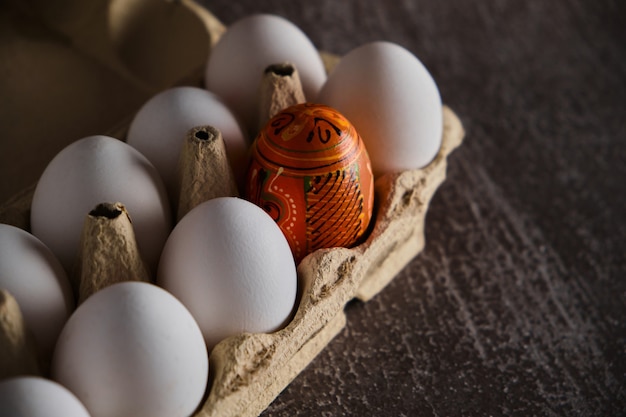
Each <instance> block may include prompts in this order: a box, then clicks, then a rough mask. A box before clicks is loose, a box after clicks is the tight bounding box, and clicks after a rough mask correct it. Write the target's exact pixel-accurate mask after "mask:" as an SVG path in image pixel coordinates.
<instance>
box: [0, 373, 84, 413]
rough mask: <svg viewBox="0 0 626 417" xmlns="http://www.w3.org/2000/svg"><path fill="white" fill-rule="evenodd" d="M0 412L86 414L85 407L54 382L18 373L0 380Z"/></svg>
mask: <svg viewBox="0 0 626 417" xmlns="http://www.w3.org/2000/svg"><path fill="white" fill-rule="evenodd" d="M0 415H2V416H7V417H8V416H10V417H89V413H88V412H87V409H86V408H85V406H84V405H83V404H82V403H81V402H80V401H79V400H78V398H76V396H75V395H74V394H72V393H71V392H70V391H69V390H68V389H67V388H65V387H64V386H62V385H61V384H58V383H56V382H54V381H51V380H48V379H44V378H41V377H34V376H20V377H14V378H8V379H5V380H2V381H0Z"/></svg>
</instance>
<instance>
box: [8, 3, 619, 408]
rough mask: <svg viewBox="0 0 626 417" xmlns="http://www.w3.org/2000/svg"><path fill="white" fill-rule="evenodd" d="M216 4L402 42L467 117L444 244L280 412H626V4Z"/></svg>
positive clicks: (360, 314)
mask: <svg viewBox="0 0 626 417" xmlns="http://www.w3.org/2000/svg"><path fill="white" fill-rule="evenodd" d="M200 3H201V4H204V5H205V6H207V7H208V8H209V9H210V10H211V11H212V12H213V13H214V14H215V15H216V16H217V17H218V18H219V19H220V20H221V21H222V22H224V23H225V24H226V25H228V24H231V23H232V22H234V21H235V20H236V19H238V18H240V17H243V16H245V15H248V14H250V13H253V12H259V11H263V12H270V13H275V14H279V15H282V16H284V17H286V18H288V19H290V20H291V21H293V22H294V23H295V24H297V25H298V26H300V27H301V28H302V29H303V30H304V31H305V33H307V34H308V35H309V37H310V38H311V39H312V41H313V42H314V44H315V45H316V46H317V47H318V48H320V49H322V50H326V51H330V52H333V53H336V54H345V53H346V52H348V51H349V50H351V49H352V48H355V47H357V46H359V45H361V44H363V43H365V42H368V41H374V40H387V41H392V42H396V43H399V44H400V45H402V46H404V47H406V48H407V49H409V50H410V51H412V52H413V53H414V54H416V55H417V56H418V57H419V58H420V60H421V61H422V62H423V63H424V64H425V66H426V67H427V68H428V69H429V70H430V71H431V73H432V75H433V77H434V79H435V80H436V82H437V84H438V86H439V88H440V91H441V95H442V98H443V101H444V102H445V103H446V104H447V105H449V106H450V107H451V108H452V109H453V110H454V111H455V112H456V113H457V114H458V115H459V116H460V118H461V120H462V122H463V124H464V127H465V130H466V132H467V134H466V138H465V141H464V144H463V145H462V146H461V147H460V148H459V149H457V150H456V151H455V152H454V153H453V154H452V156H451V157H450V159H449V168H448V179H447V180H446V182H445V183H444V184H443V185H442V186H441V188H440V189H439V190H438V191H437V193H436V195H435V197H434V200H433V201H432V205H431V207H430V209H429V212H428V216H427V219H426V248H425V250H424V251H423V252H422V253H421V254H420V255H419V256H418V257H416V258H415V259H414V260H413V261H412V262H411V263H410V264H409V265H408V267H407V268H405V269H404V270H403V271H402V272H401V273H400V274H399V275H398V276H397V277H396V278H395V279H394V280H393V281H392V283H391V284H390V285H389V286H388V287H387V288H385V289H384V290H383V291H382V292H381V293H380V294H379V295H378V296H376V297H375V298H374V299H372V300H370V301H369V302H367V303H361V302H353V303H350V304H349V305H348V307H347V309H346V311H347V316H348V324H347V327H346V328H345V329H344V330H343V331H342V332H341V333H340V334H339V335H338V336H337V337H336V338H335V339H334V340H333V341H332V342H331V344H330V345H329V346H328V347H327V348H326V349H325V350H324V351H323V352H322V353H321V354H320V355H319V356H318V357H317V358H316V359H315V360H314V361H313V362H312V363H311V364H310V366H309V367H308V368H306V369H305V370H304V372H303V373H302V374H300V375H299V376H298V377H297V378H296V379H295V380H294V381H293V382H292V383H291V385H289V386H288V387H287V388H286V389H285V390H284V391H283V393H282V394H281V395H280V396H279V397H278V398H277V399H276V400H275V401H274V403H273V404H272V405H271V406H270V407H269V408H268V409H267V410H266V411H265V412H264V414H263V416H267V417H269V416H275V417H279V416H290V417H292V416H424V417H427V416H499V415H505V416H513V415H515V416H535V415H536V416H620V415H626V185H625V180H626V6H625V5H624V4H626V3H624V2H622V1H617V0H600V1H588V0H552V1H545V0H528V1H523V2H522V1H508V2H505V1H500V0H471V1H468V0H446V1H436V0H421V1H418V0H395V1H383V0H378V1H374V0H370V1H367V0H341V1H334V0H318V1H306V0H272V1H263V2H258V1H256V0H238V1H232V0H202V1H200ZM28 33H30V32H28ZM120 88H122V87H120ZM0 100H1V97H0ZM136 101H139V99H137V100H136ZM0 103H3V102H0ZM5 104H6V103H5ZM130 104H132V105H135V104H136V103H135V102H133V103H130ZM130 104H129V105H130ZM2 109H6V108H4V107H0V111H2ZM3 140H5V139H3ZM33 157H34V156H33ZM5 159H7V158H5ZM5 159H3V161H5ZM5 162H6V161H5ZM5 162H3V164H4V163H5ZM14 162H15V161H9V162H6V163H14ZM17 163H20V162H17ZM9 180H10V179H9V178H3V179H2V181H3V182H4V183H6V184H7V185H6V187H5V188H3V190H8V189H9V186H8V184H9ZM11 181H12V179H11ZM3 192H4V191H3Z"/></svg>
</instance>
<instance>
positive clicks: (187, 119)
mask: <svg viewBox="0 0 626 417" xmlns="http://www.w3.org/2000/svg"><path fill="white" fill-rule="evenodd" d="M206 125H211V126H213V127H215V128H217V129H218V130H219V131H220V132H221V133H222V137H223V139H224V144H225V146H226V154H227V156H228V159H229V162H230V164H231V167H232V168H233V171H234V173H235V176H236V177H237V178H240V179H243V176H244V175H245V170H246V163H247V152H248V143H247V141H246V139H245V135H244V133H243V132H242V130H241V127H240V125H239V122H238V121H237V119H236V118H235V116H234V115H233V113H232V112H231V110H230V109H229V108H228V107H227V106H226V105H225V104H224V102H223V101H222V100H221V99H220V98H219V97H217V96H216V95H215V94H213V93H211V92H209V91H206V90H204V89H201V88H197V87H174V88H170V89H168V90H165V91H163V92H161V93H159V94H157V95H155V96H154V97H152V98H151V99H150V100H148V101H147V102H146V103H145V104H144V105H143V106H142V107H141V109H139V111H138V112H137V114H136V115H135V117H134V118H133V120H132V122H131V124H130V127H129V130H128V135H127V138H126V142H127V143H128V144H129V145H131V146H132V147H134V148H136V149H138V150H139V151H140V152H141V153H142V154H144V155H145V156H146V157H147V158H148V159H149V160H150V162H152V164H153V165H154V166H155V167H156V169H157V170H158V171H159V173H160V174H161V177H162V178H163V181H164V182H165V185H166V187H167V190H168V194H169V195H170V198H171V200H172V201H173V202H178V195H179V192H180V191H179V188H180V185H179V181H180V180H179V178H178V159H179V156H180V150H181V148H182V145H183V141H184V139H185V135H186V134H187V132H188V131H189V130H190V129H191V128H194V127H197V126H206Z"/></svg>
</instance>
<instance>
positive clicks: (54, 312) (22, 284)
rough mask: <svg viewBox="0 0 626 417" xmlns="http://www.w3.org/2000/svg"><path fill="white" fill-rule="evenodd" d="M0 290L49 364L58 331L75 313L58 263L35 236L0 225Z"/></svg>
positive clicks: (68, 288)
mask: <svg viewBox="0 0 626 417" xmlns="http://www.w3.org/2000/svg"><path fill="white" fill-rule="evenodd" d="M0 288H4V289H6V290H8V291H9V292H10V293H11V295H13V297H15V299H16V300H17V303H18V305H19V307H20V310H21V312H22V315H23V317H24V321H25V323H26V327H27V328H28V330H30V331H31V332H32V334H33V337H34V339H35V343H36V345H37V350H38V352H39V355H40V357H41V358H42V359H43V360H44V362H45V363H47V362H49V361H50V357H51V356H52V350H53V349H54V345H55V343H56V341H57V337H58V336H59V333H60V332H61V328H62V327H63V325H64V324H65V322H66V321H67V319H68V317H69V316H70V314H71V312H72V311H73V309H74V298H73V295H72V290H71V287H70V283H69V280H68V278H67V274H66V273H65V270H64V269H63V267H62V266H61V263H60V262H59V261H58V260H57V259H56V257H55V256H54V255H53V254H52V252H51V251H50V249H48V248H47V247H46V245H44V244H43V243H42V242H41V241H40V240H39V239H37V238H36V237H35V236H33V235H31V234H30V233H28V232H26V231H24V230H22V229H19V228H17V227H14V226H10V225H8V224H0Z"/></svg>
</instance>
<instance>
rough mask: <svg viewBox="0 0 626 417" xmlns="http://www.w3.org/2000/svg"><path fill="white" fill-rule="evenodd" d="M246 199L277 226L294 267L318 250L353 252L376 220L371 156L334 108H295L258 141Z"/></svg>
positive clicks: (273, 122)
mask: <svg viewBox="0 0 626 417" xmlns="http://www.w3.org/2000/svg"><path fill="white" fill-rule="evenodd" d="M245 195H246V198H247V199H248V200H250V201H251V202H253V203H255V204H257V205H258V206H260V207H262V208H263V209H264V210H265V211H266V212H268V213H269V214H270V216H271V217H272V218H273V219H274V220H275V221H276V223H277V224H278V226H279V227H280V228H281V230H282V231H283V233H284V234H285V237H286V238H287V241H288V242H289V246H290V247H291V250H292V253H293V255H294V258H295V260H296V262H300V260H302V258H304V257H305V256H306V255H307V254H309V253H311V252H313V251H315V250H317V249H320V248H331V247H339V246H341V247H350V246H353V245H355V244H356V243H358V242H359V241H360V239H361V238H362V237H363V235H364V234H365V232H366V231H367V227H368V224H369V222H370V219H371V217H372V208H373V205H374V177H373V174H372V167H371V164H370V159H369V155H368V154H367V150H366V149H365V146H364V145H363V141H362V140H361V137H360V136H359V134H358V133H357V131H356V130H355V129H354V127H353V126H352V124H351V123H350V122H349V121H348V120H347V119H346V118H345V117H344V116H342V115H341V114H340V113H339V112H338V111H337V110H335V109H333V108H331V107H328V106H325V105H321V104H312V103H304V104H297V105H294V106H291V107H288V108H286V109H285V110H283V111H281V112H280V113H278V114H276V115H275V116H274V117H272V118H271V119H270V120H269V121H268V122H267V124H266V125H265V127H264V128H263V129H261V132H260V133H259V134H258V136H257V138H256V139H255V141H254V143H253V145H252V147H251V158H250V163H249V166H248V171H247V176H246V186H245Z"/></svg>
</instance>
